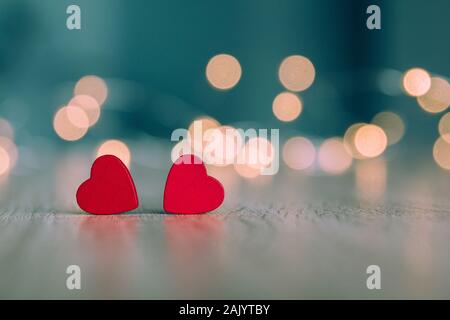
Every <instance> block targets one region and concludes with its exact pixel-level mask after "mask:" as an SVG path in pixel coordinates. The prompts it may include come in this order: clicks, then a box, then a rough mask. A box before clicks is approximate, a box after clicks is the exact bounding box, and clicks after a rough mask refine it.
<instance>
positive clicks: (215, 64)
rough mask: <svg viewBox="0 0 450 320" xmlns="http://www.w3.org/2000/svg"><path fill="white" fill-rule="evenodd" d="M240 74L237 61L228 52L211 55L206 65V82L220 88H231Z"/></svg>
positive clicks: (240, 70)
mask: <svg viewBox="0 0 450 320" xmlns="http://www.w3.org/2000/svg"><path fill="white" fill-rule="evenodd" d="M241 75H242V69H241V65H240V64H239V61H238V60H237V59H236V58H235V57H233V56H231V55H229V54H218V55H216V56H214V57H212V58H211V59H210V60H209V62H208V65H207V66H206V78H207V79H208V82H209V83H210V84H211V85H212V86H213V87H215V88H217V89H220V90H227V89H231V88H233V87H234V86H235V85H236V84H237V83H238V82H239V79H240V78H241Z"/></svg>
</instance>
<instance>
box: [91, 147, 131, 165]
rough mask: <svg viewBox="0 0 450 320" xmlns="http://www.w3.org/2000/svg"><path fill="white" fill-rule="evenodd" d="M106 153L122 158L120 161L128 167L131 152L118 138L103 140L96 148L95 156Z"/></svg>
mask: <svg viewBox="0 0 450 320" xmlns="http://www.w3.org/2000/svg"><path fill="white" fill-rule="evenodd" d="M106 154H111V155H114V156H116V157H117V158H119V159H120V160H122V162H123V163H124V164H125V165H126V166H127V167H130V163H131V153H130V149H129V148H128V146H127V145H126V144H125V143H124V142H122V141H120V140H107V141H105V142H103V143H102V144H101V145H100V147H99V148H98V150H97V158H98V157H100V156H103V155H106Z"/></svg>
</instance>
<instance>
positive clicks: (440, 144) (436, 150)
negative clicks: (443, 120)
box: [433, 137, 450, 170]
mask: <svg viewBox="0 0 450 320" xmlns="http://www.w3.org/2000/svg"><path fill="white" fill-rule="evenodd" d="M433 157H434V161H436V163H437V164H438V165H439V166H440V167H441V168H443V169H445V170H450V143H449V142H448V141H446V140H445V139H444V138H442V137H439V138H438V139H437V140H436V142H435V143H434V147H433Z"/></svg>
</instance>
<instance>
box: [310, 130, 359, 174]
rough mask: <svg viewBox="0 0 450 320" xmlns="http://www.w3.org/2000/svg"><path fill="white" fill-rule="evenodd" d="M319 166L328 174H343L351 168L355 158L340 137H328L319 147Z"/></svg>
mask: <svg viewBox="0 0 450 320" xmlns="http://www.w3.org/2000/svg"><path fill="white" fill-rule="evenodd" d="M318 158H319V166H320V168H321V169H322V170H323V171H324V172H326V173H328V174H333V175H337V174H341V173H343V172H345V171H346V170H347V169H349V168H350V166H351V165H352V162H353V159H352V157H351V156H350V155H349V154H348V152H347V151H346V149H345V147H344V143H343V141H342V139H340V138H330V139H326V140H325V141H324V142H323V143H322V144H321V145H320V148H319V154H318Z"/></svg>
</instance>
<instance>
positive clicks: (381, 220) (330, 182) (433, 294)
mask: <svg viewBox="0 0 450 320" xmlns="http://www.w3.org/2000/svg"><path fill="white" fill-rule="evenodd" d="M89 164H90V159H89V158H88V157H85V156H78V155H74V154H68V155H67V156H65V157H63V158H62V159H61V160H58V162H57V164H55V167H54V170H53V171H52V173H51V174H48V171H45V170H44V171H43V172H35V173H33V174H31V175H17V176H11V177H10V178H9V180H8V181H3V182H2V185H1V190H2V192H1V197H0V201H1V204H2V205H1V214H0V298H32V299H35V298H158V299H163V298H235V299H241V298H275V299H277V298H279V299H282V298H289V299H290V298H344V299H345V298H374V299H376V298H450V277H449V273H450V250H449V244H450V202H449V197H448V194H449V188H448V186H449V184H450V183H449V181H450V179H449V175H448V174H443V173H442V172H441V171H439V170H438V169H435V168H434V167H433V166H431V165H427V166H418V169H417V170H415V171H410V170H409V169H404V170H402V169H398V170H397V169H396V168H395V167H394V169H395V170H394V169H391V164H387V178H386V179H384V180H383V172H384V171H383V170H381V171H377V170H378V169H376V168H377V165H378V164H376V165H375V166H374V167H370V168H369V169H370V170H366V171H363V173H364V172H366V173H365V174H366V176H365V175H364V174H362V173H361V172H359V171H358V170H357V169H355V170H353V171H352V172H350V173H348V174H346V175H344V176H341V177H324V176H305V175H301V174H296V173H295V174H293V173H292V172H288V171H287V170H281V172H280V173H279V174H278V175H277V176H276V177H275V178H272V179H270V178H266V179H260V180H257V181H256V182H247V181H242V180H241V179H240V178H238V177H237V176H236V175H235V174H232V171H227V170H228V169H224V170H225V171H218V170H213V171H211V172H212V173H213V174H214V175H216V176H219V178H220V179H221V180H222V181H223V182H224V184H225V188H226V201H225V204H224V205H223V207H221V208H220V209H219V210H217V212H214V213H212V214H208V215H202V216H173V215H166V214H163V213H161V196H162V190H163V187H164V179H165V174H166V172H167V170H168V165H167V166H166V167H164V166H162V167H157V166H155V167H145V166H142V165H141V164H139V163H137V164H134V165H133V167H132V172H133V175H134V177H135V180H136V185H137V188H138V192H139V196H140V200H141V205H140V208H139V209H138V210H137V211H136V212H134V213H132V214H127V215H122V216H105V217H98V216H90V215H86V214H83V213H82V212H80V210H79V209H78V208H77V207H76V205H75V203H74V194H75V193H74V192H75V190H76V187H77V185H78V184H79V183H80V182H81V181H82V180H84V179H86V178H87V175H88V170H89ZM424 168H425V169H424ZM385 169H386V168H385ZM374 172H375V173H374ZM380 177H381V178H380ZM384 186H385V187H384ZM71 264H77V265H79V266H80V267H81V270H82V290H80V291H69V290H67V289H66V285H65V283H66V277H67V275H66V272H65V271H66V268H67V266H68V265H71ZM371 264H376V265H379V266H380V267H381V272H382V277H381V279H382V280H381V285H382V290H379V291H370V290H368V289H367V288H366V278H367V275H366V268H367V266H368V265H371Z"/></svg>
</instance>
